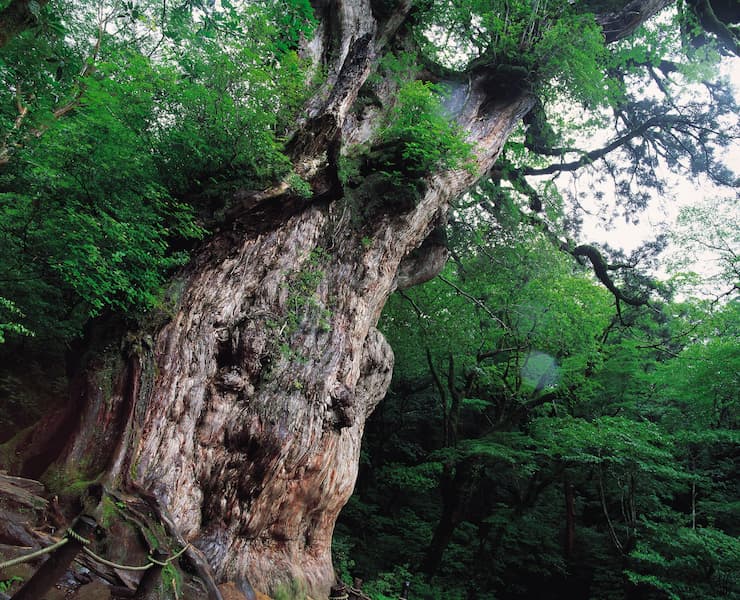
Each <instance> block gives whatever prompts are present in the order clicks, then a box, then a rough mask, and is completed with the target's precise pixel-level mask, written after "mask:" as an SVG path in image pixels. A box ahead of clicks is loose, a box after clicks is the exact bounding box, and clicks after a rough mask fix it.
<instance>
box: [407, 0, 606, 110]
mask: <svg viewBox="0 0 740 600" xmlns="http://www.w3.org/2000/svg"><path fill="white" fill-rule="evenodd" d="M417 32H418V33H417V37H418V38H419V40H420V43H421V46H422V48H423V51H424V52H425V53H426V54H428V55H429V56H430V57H431V58H432V59H433V60H436V61H438V62H440V63H442V64H445V65H448V66H451V67H453V68H458V69H464V68H465V67H467V66H469V65H470V64H475V63H486V64H493V65H497V66H498V67H499V69H500V72H501V74H502V77H503V76H505V74H506V73H509V75H510V76H511V77H513V80H512V81H511V82H510V86H511V87H519V88H524V87H536V88H537V90H538V91H539V92H540V93H541V94H543V95H544V96H545V97H549V98H552V97H553V96H554V95H555V94H556V93H557V94H561V95H562V94H566V95H568V96H569V97H570V98H573V99H575V100H577V101H579V102H582V103H585V104H595V105H600V104H604V103H605V102H606V100H607V99H608V95H609V93H610V86H611V83H610V82H609V81H608V79H607V78H606V77H605V66H606V64H607V60H606V59H607V52H606V49H605V46H604V38H603V34H602V32H601V29H600V27H599V26H598V25H597V24H596V22H595V20H594V18H593V15H592V14H590V13H589V12H587V11H584V10H583V8H582V7H580V6H577V5H574V4H573V3H571V2H565V1H555V2H553V1H550V2H547V1H537V2H530V1H528V0H517V1H515V2H510V1H503V0H496V1H494V2H490V1H488V2H484V1H481V0H466V1H465V2H450V1H447V0H435V1H434V2H431V3H430V7H429V10H428V11H426V12H425V13H424V15H423V16H422V17H421V18H420V19H419V23H418V25H417ZM573 39H578V40H579V43H578V44H574V43H573ZM509 91H510V90H509ZM502 93H505V86H504V88H502Z"/></svg>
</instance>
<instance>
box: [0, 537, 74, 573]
mask: <svg viewBox="0 0 740 600" xmlns="http://www.w3.org/2000/svg"><path fill="white" fill-rule="evenodd" d="M68 541H69V538H67V537H64V538H62V539H61V540H59V541H58V542H56V543H54V544H52V545H51V546H47V547H46V548H41V550H36V551H35V552H31V553H30V554H24V555H23V556H17V557H16V558H11V559H10V560H6V561H5V562H2V563H0V569H6V568H8V567H12V566H13V565H19V564H21V563H24V562H27V561H29V560H33V559H34V558H38V557H39V556H43V555H44V554H47V553H49V552H54V550H56V549H57V548H61V547H62V546H64V544H66V543H67V542H68Z"/></svg>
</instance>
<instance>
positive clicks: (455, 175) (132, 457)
mask: <svg viewBox="0 0 740 600" xmlns="http://www.w3.org/2000/svg"><path fill="white" fill-rule="evenodd" d="M317 4H319V3H317ZM320 4H321V6H319V7H318V8H317V13H318V16H319V19H320V26H319V30H318V34H317V36H316V39H315V40H313V41H312V42H311V43H310V44H308V45H307V48H306V52H307V53H308V55H309V56H310V58H311V59H312V60H313V61H314V62H315V64H316V65H317V67H322V68H324V69H325V70H326V72H327V73H328V76H327V79H326V83H325V85H324V86H323V88H322V89H321V90H319V91H318V93H316V94H315V96H314V97H313V99H312V100H311V102H310V104H309V106H308V107H307V111H306V115H305V119H304V120H303V121H302V122H301V123H299V125H298V129H297V131H296V133H295V136H294V138H293V141H292V142H291V144H290V148H291V152H292V158H293V161H294V165H295V169H296V171H297V172H298V173H299V174H300V175H301V176H303V177H304V178H305V179H307V180H308V181H310V183H311V185H312V188H313V191H314V197H313V199H311V200H303V199H300V198H299V197H297V196H295V195H293V194H292V192H291V191H290V190H289V189H288V187H287V186H286V185H278V186H276V187H275V188H274V189H272V190H267V191H265V192H261V193H259V194H255V193H247V192H244V193H242V194H241V196H240V198H239V202H238V206H239V208H238V209H236V210H235V211H234V212H233V214H232V221H231V223H230V226H229V227H227V228H224V230H223V231H220V232H217V233H215V234H214V235H213V236H212V237H211V239H209V240H208V241H207V242H206V243H204V244H203V246H202V248H201V249H200V250H199V251H198V252H197V254H196V256H195V257H194V259H193V260H192V262H191V264H190V265H189V266H188V267H187V268H186V269H185V270H184V272H183V273H181V274H180V276H179V277H178V278H177V280H176V281H175V282H174V283H173V286H172V288H173V290H177V294H176V298H175V299H174V300H173V306H172V307H171V313H170V315H169V318H168V319H167V322H166V323H164V324H163V325H159V326H156V327H154V326H153V328H152V330H151V331H150V332H144V333H142V334H140V335H129V336H128V339H127V343H126V344H124V348H125V350H124V351H122V352H121V353H120V355H117V354H116V353H110V352H109V353H108V354H107V355H105V356H104V357H103V356H99V357H97V358H94V359H93V360H92V361H90V362H88V363H87V368H86V369H84V370H83V371H81V373H80V374H79V375H78V376H77V378H76V379H75V381H74V384H73V385H72V394H71V400H70V403H69V405H68V407H67V410H66V413H64V414H63V415H61V416H57V418H56V421H55V422H56V424H57V425H58V427H56V428H54V427H51V426H44V427H42V428H40V429H39V430H37V432H36V433H35V437H34V438H32V439H30V440H29V441H28V442H27V445H26V455H27V459H26V462H25V465H24V472H25V473H26V474H28V475H32V476H36V475H39V474H40V473H41V472H42V471H43V470H44V469H46V468H47V467H48V466H49V464H51V463H52V461H53V462H55V468H64V467H66V468H67V469H68V470H75V471H79V470H83V471H85V472H86V473H87V474H88V475H89V476H98V477H99V479H100V481H102V482H103V483H105V484H106V485H107V486H109V487H111V488H119V489H127V490H142V491H143V492H144V493H148V494H152V495H153V496H154V497H155V498H156V501H157V502H158V503H159V504H160V506H161V507H162V509H163V510H164V511H166V512H168V513H169V515H171V518H172V521H173V523H174V527H175V528H176V529H177V532H178V534H179V535H180V536H182V538H184V539H186V540H188V541H189V542H191V543H192V544H193V545H194V546H195V547H196V548H198V549H199V550H200V551H201V552H202V553H203V555H204V556H205V557H206V559H207V561H208V563H209V564H210V566H211V568H212V569H213V571H214V573H215V576H216V578H217V579H218V580H223V581H225V580H236V581H239V580H240V579H243V578H248V579H249V580H250V581H251V582H252V584H253V585H254V586H255V587H258V588H261V589H263V590H266V591H269V590H271V589H274V588H275V587H276V586H277V585H278V584H280V583H281V582H286V581H289V580H291V579H295V580H298V581H300V582H302V583H303V584H304V585H305V586H306V588H307V590H308V591H309V592H310V593H311V594H312V595H313V596H314V597H316V598H321V597H325V596H326V593H327V592H328V590H329V587H330V585H331V584H332V583H333V581H334V572H333V568H332V562H331V555H330V546H331V538H332V532H333V527H334V523H335V520H336V517H337V515H338V513H339V511H340V509H341V508H342V506H343V505H344V504H345V502H346V501H347V500H348V498H349V496H350V494H351V493H352V489H353V486H354V482H355V477H356V473H357V464H358V457H359V451H360V440H361V436H362V432H363V427H364V423H365V419H366V418H367V416H368V415H369V414H370V413H371V411H372V410H373V408H374V407H375V406H376V404H377V403H378V402H379V401H380V399H381V398H382V397H383V395H384V393H385V391H386V388H387V386H388V384H389V382H390V377H391V371H392V365H393V354H392V351H391V349H390V348H389V347H388V344H387V343H386V342H385V340H384V339H383V337H382V335H381V334H380V333H379V332H378V331H377V330H376V329H375V325H376V323H377V320H378V317H379V315H380V312H381V310H382V308H383V305H384V303H385V301H386V299H387V298H388V295H389V294H390V293H391V292H392V291H393V290H394V289H395V288H396V287H397V286H398V285H399V284H400V285H403V286H408V285H411V284H413V283H417V282H418V281H420V280H422V279H428V278H430V277H431V276H433V275H434V274H435V273H436V272H437V271H438V269H439V268H441V266H442V264H443V260H440V258H443V257H444V255H443V253H441V252H439V251H438V250H436V249H430V250H429V251H427V252H422V253H421V256H419V253H416V254H413V255H412V254H411V253H412V251H413V250H414V249H416V248H418V247H419V246H421V245H422V243H423V242H424V241H425V239H426V238H427V237H428V236H429V235H430V233H431V232H432V230H433V229H434V228H435V227H436V226H438V225H440V224H441V223H444V221H445V215H446V213H447V210H448V203H449V201H450V199H452V198H454V197H456V196H458V195H460V194H461V193H463V192H464V191H465V190H466V189H467V188H469V187H470V186H471V185H472V184H473V183H474V182H475V181H476V179H477V178H478V177H479V176H480V175H481V174H483V173H485V172H486V171H487V170H489V169H490V168H491V167H492V165H493V163H494V162H495V160H496V157H497V156H498V154H499V151H500V150H501V147H502V145H503V143H504V141H505V140H506V137H507V135H508V134H509V133H510V132H511V130H512V129H513V128H514V127H515V126H516V125H517V123H518V122H519V121H520V119H521V118H522V116H523V115H524V114H526V113H527V112H528V111H529V110H530V109H531V107H532V105H533V102H534V99H533V98H532V97H531V96H529V95H528V94H527V93H526V92H524V91H521V90H520V89H516V88H514V89H510V88H509V87H508V86H507V85H506V84H503V85H502V82H501V81H500V75H497V74H496V71H494V70H487V69H486V68H478V69H477V70H476V71H475V72H473V73H470V74H469V77H466V78H465V79H464V80H462V82H457V83H454V82H451V85H452V86H453V91H452V94H451V97H450V98H451V100H450V102H451V105H450V107H449V110H450V111H451V113H452V114H453V115H454V118H455V119H456V120H457V122H458V123H459V124H460V125H461V127H463V128H464V130H465V131H466V132H467V135H468V139H469V141H470V142H471V143H473V144H474V150H475V153H476V159H475V169H471V170H464V171H449V172H440V173H433V174H429V175H428V176H427V177H426V178H425V179H424V181H423V185H422V186H421V187H422V189H423V191H422V193H421V194H420V197H419V198H418V199H417V200H415V201H414V202H410V201H405V202H404V201H400V202H397V203H394V204H393V206H388V205H387V203H386V204H383V205H382V206H381V207H380V208H378V207H375V208H374V209H373V210H374V212H373V213H372V214H371V215H367V214H366V215H364V218H363V219H362V222H361V223H359V224H358V223H357V222H356V219H355V218H353V215H352V214H351V213H352V211H353V210H356V208H353V206H352V203H351V202H349V201H348V199H347V197H346V195H347V194H346V190H343V189H342V186H341V184H340V182H339V179H338V177H337V171H336V170H337V164H336V163H337V157H338V155H339V154H340V153H341V152H343V151H345V150H346V149H347V148H349V147H351V146H352V145H353V144H356V143H358V142H364V141H367V140H368V139H369V137H370V135H371V132H372V130H373V126H374V125H377V121H378V119H379V118H380V114H381V110H380V109H379V108H377V107H376V108H373V107H372V106H371V107H365V108H363V109H362V110H361V111H359V112H353V111H352V108H353V104H354V102H355V100H356V98H357V94H358V91H359V90H360V87H361V86H362V85H363V84H364V83H365V81H366V79H367V77H368V75H369V74H370V73H371V72H372V70H373V68H374V67H375V66H376V63H377V59H378V57H379V56H380V55H381V53H382V52H384V51H386V50H387V47H388V46H389V44H390V40H395V41H394V43H397V40H398V39H399V38H400V37H401V36H402V34H403V31H404V30H403V27H404V25H403V23H404V19H405V17H406V13H407V12H408V10H409V4H410V3H408V2H401V3H399V5H398V8H397V10H396V12H394V13H393V14H391V15H390V16H386V17H385V18H384V19H383V21H382V22H379V21H378V20H376V18H375V16H374V14H373V11H372V7H371V5H370V2H369V0H353V1H341V0H335V1H333V2H325V3H320ZM375 93H376V94H377V95H378V97H379V98H380V100H381V101H385V102H387V101H388V100H389V97H390V96H391V95H392V93H393V90H392V86H388V85H385V84H380V85H378V86H376V89H375ZM371 192H372V189H371V188H370V189H369V191H368V193H371ZM112 354H115V357H114V358H111V356H112ZM65 415H66V416H65ZM50 422H51V420H50V421H48V422H47V425H49V423H50ZM34 448H35V450H34Z"/></svg>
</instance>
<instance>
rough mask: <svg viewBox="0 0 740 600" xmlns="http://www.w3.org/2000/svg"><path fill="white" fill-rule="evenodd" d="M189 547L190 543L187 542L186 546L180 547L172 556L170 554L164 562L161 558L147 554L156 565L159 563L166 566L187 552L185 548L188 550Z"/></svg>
mask: <svg viewBox="0 0 740 600" xmlns="http://www.w3.org/2000/svg"><path fill="white" fill-rule="evenodd" d="M188 548H190V544H185V546H184V547H183V548H182V549H180V550H179V551H178V552H177V553H176V554H173V555H172V556H170V557H169V558H168V559H167V560H165V561H164V562H162V561H160V560H157V559H156V558H154V557H153V556H152V555H151V554H150V555H149V556H147V558H148V559H149V561H150V562H152V563H154V564H155V565H159V566H160V567H166V566H167V565H169V564H170V563H171V562H172V561H173V560H175V559H177V558H180V557H181V556H182V555H183V554H184V553H185V550H187V549H188Z"/></svg>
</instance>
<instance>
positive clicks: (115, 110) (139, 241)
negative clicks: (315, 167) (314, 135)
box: [0, 0, 315, 347]
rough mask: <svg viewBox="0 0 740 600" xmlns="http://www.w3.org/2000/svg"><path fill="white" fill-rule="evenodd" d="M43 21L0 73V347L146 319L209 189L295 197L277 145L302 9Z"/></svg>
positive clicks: (63, 339) (129, 11)
mask: <svg viewBox="0 0 740 600" xmlns="http://www.w3.org/2000/svg"><path fill="white" fill-rule="evenodd" d="M49 11H50V12H49V15H48V18H47V17H45V20H43V22H42V23H41V26H40V27H38V28H36V29H34V30H28V31H25V32H23V33H21V34H20V35H18V36H16V38H14V39H13V41H12V42H11V43H10V44H9V45H8V46H7V47H6V48H4V49H3V56H2V64H0V67H2V68H0V124H2V126H3V131H4V132H6V135H5V136H4V138H3V146H2V148H0V159H1V160H2V164H0V230H1V231H2V233H3V235H2V237H0V281H2V282H3V296H2V298H3V300H2V303H0V311H2V312H1V313H0V341H1V340H2V339H4V336H2V332H12V333H14V334H26V335H27V334H28V333H29V332H30V331H33V332H35V333H36V334H37V337H38V338H39V341H38V343H39V344H47V346H46V347H51V346H49V345H48V344H49V342H51V343H52V344H59V343H67V342H68V341H69V340H70V339H72V338H74V337H77V336H78V335H79V334H80V330H81V327H82V325H83V324H84V323H85V321H86V320H87V319H88V318H89V317H91V316H96V315H99V314H101V313H103V312H105V311H115V312H118V313H121V314H124V315H131V316H135V315H138V314H140V313H141V312H143V311H151V310H152V309H154V308H156V307H157V306H158V305H159V303H160V297H161V286H162V283H163V282H164V280H165V278H166V277H168V276H169V275H170V274H171V272H172V270H173V269H174V268H176V267H178V266H179V265H182V264H183V263H184V262H185V261H186V260H187V254H186V252H184V251H183V250H182V248H187V247H189V246H192V242H191V241H189V240H195V239H198V238H199V237H201V236H202V235H203V233H204V228H203V226H202V223H200V222H198V221H197V220H196V216H195V212H196V210H197V211H198V212H199V213H200V214H203V215H206V216H208V215H213V214H216V213H218V212H219V211H222V210H223V205H222V204H223V202H222V200H220V198H221V197H223V196H224V195H225V194H224V190H223V188H222V187H219V186H222V185H223V182H224V181H226V180H228V181H229V182H230V183H229V185H231V186H236V185H243V186H249V187H260V186H265V185H268V184H270V183H273V182H274V181H276V180H279V179H280V178H282V177H283V176H288V179H289V181H288V183H289V185H291V186H293V188H294V189H295V191H296V193H298V194H301V195H306V196H308V195H310V189H307V188H308V186H307V185H306V183H305V182H303V181H302V180H300V178H298V177H297V176H295V175H294V174H293V176H290V175H289V171H290V165H289V161H288V159H287V158H286V157H285V155H284V154H283V153H282V139H283V136H284V135H285V134H286V132H287V131H288V129H289V128H290V127H291V126H292V123H293V115H294V114H295V112H296V110H298V108H299V106H300V105H301V104H302V103H303V102H304V100H305V98H306V97H307V94H308V93H310V86H307V85H306V83H307V80H306V72H305V66H306V65H305V64H304V63H303V61H302V60H301V59H300V58H299V57H298V55H297V53H296V49H297V43H298V40H299V39H300V38H301V37H303V36H308V35H310V34H311V31H312V30H313V28H314V26H315V20H314V17H313V9H312V8H311V6H310V4H309V3H308V2H281V1H274V2H268V3H262V4H260V5H259V6H257V5H249V6H246V5H242V4H239V5H236V4H231V3H230V2H223V3H221V4H220V6H219V7H218V8H215V7H201V10H200V11H195V10H194V9H193V8H192V7H190V5H189V4H188V3H186V4H183V5H181V6H176V7H170V6H165V7H164V10H163V9H162V7H161V6H160V5H159V4H157V3H151V2H141V3H136V4H132V3H127V2H120V1H118V0H111V1H110V2H106V3H105V8H102V7H101V8H100V10H98V7H95V6H88V5H84V4H79V3H73V2H70V3H66V2H59V3H56V4H53V6H52V5H50V8H49ZM137 23H138V24H145V26H144V27H143V28H139V27H138V25H137ZM209 187H212V188H214V189H216V188H217V189H218V190H219V193H218V194H211V193H210V192H208V191H207V189H208V188H209ZM183 195H188V196H189V197H191V198H192V197H196V198H202V199H203V200H197V201H196V203H195V207H194V206H193V205H192V204H185V203H184V202H182V201H180V200H179V198H180V197H182V196H183ZM214 196H218V198H217V202H216V203H215V204H214V205H213V206H211V205H209V204H208V202H209V201H208V198H211V197H214ZM42 340H43V341H42Z"/></svg>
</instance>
